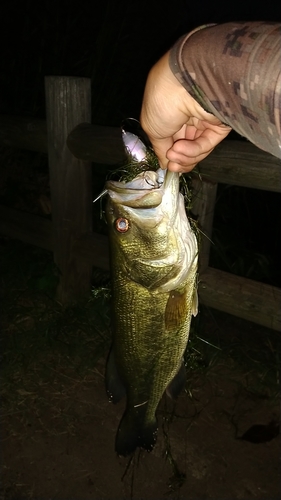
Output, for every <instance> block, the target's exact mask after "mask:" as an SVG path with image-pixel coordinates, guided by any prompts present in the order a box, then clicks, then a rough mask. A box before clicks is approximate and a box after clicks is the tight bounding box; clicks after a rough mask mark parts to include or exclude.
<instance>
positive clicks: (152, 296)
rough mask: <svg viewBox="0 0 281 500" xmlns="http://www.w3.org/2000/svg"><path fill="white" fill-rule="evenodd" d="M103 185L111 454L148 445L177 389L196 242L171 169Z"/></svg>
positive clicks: (192, 301)
mask: <svg viewBox="0 0 281 500" xmlns="http://www.w3.org/2000/svg"><path fill="white" fill-rule="evenodd" d="M105 187H106V192H107V202H106V208H105V218H106V222H107V226H108V237H109V254H110V269H111V282H112V337H113V339H112V346H111V349H110V352H109V355H108V359H107V365H106V373H105V383H106V391H107V394H108V397H109V400H110V401H112V402H113V403H114V404H115V403H117V402H119V401H120V400H121V399H122V398H123V397H125V396H126V407H125V411H124V414H123V416H122V418H121V421H120V424H119V427H118V429H117V432H116V438H115V451H116V453H117V454H118V455H119V456H127V455H129V454H131V453H133V452H134V451H135V450H136V449H137V448H142V449H145V450H147V451H152V450H153V447H154V445H155V443H156V440H157V430H158V424H157V416H156V412H157V408H158V405H159V402H160V400H161V398H162V396H163V394H164V393H165V391H166V393H167V394H168V395H169V396H170V397H172V398H176V397H177V396H178V395H179V393H180V392H181V390H182V389H183V388H184V385H185V382H186V374H185V366H184V362H183V356H184V352H185V349H186V346H187V342H188V336H189V330H190V322H191V317H192V315H194V316H195V315H196V314H197V309H198V306H197V302H198V301H197V288H196V284H197V268H198V244H197V238H196V235H195V233H194V232H193V230H192V229H191V226H190V223H189V220H188V218H187V215H186V210H185V202H184V197H183V195H182V194H181V193H180V192H179V174H178V173H177V172H171V171H168V170H162V169H161V168H158V169H157V170H156V171H155V170H146V171H144V172H141V173H139V174H138V175H136V177H135V178H134V179H133V180H130V181H129V182H125V181H121V182H118V181H112V180H109V181H107V182H106V186H105Z"/></svg>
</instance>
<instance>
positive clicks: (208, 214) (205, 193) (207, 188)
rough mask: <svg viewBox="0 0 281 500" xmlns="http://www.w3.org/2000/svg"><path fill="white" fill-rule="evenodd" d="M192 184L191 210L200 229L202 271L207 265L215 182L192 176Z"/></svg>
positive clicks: (200, 263) (200, 267)
mask: <svg viewBox="0 0 281 500" xmlns="http://www.w3.org/2000/svg"><path fill="white" fill-rule="evenodd" d="M192 186H193V196H192V212H193V214H194V215H195V216H196V217H197V218H198V223H199V229H200V230H201V231H202V233H201V238H200V248H199V272H203V271H204V270H205V269H207V267H208V265H209V255H210V246H211V244H212V243H211V240H212V229H213V218H214V210H215V203H216V195H217V183H215V182H210V181H206V180H204V179H199V178H193V179H192Z"/></svg>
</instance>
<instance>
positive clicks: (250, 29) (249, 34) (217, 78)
mask: <svg viewBox="0 0 281 500" xmlns="http://www.w3.org/2000/svg"><path fill="white" fill-rule="evenodd" d="M280 35H281V24H277V23H270V22H233V23H226V24H221V25H204V26H200V27H199V28H197V29H196V30H194V31H192V32H191V33H189V34H188V35H187V36H184V37H182V38H181V39H180V40H178V42H176V44H175V45H174V46H173V48H172V49H171V53H170V67H171V70H172V71H173V73H174V74H175V76H176V77H177V79H178V80H179V81H180V82H181V83H182V85H183V86H184V87H185V88H186V90H187V91H188V92H189V93H190V94H191V96H192V97H193V98H194V99H195V100H196V101H197V102H198V103H199V104H200V105H201V106H202V107H203V108H204V109H205V110H206V111H208V112H210V113H212V114H214V115H215V116H216V117H217V118H219V119H220V120H221V121H222V122H223V123H225V124H227V125H229V126H230V127H232V128H233V129H234V130H235V131H236V132H238V133H239V134H240V135H242V136H244V137H246V138H247V139H249V141H251V142H252V143H253V144H255V145H256V146H258V147H259V148H260V149H263V150H265V151H268V152H269V153H271V154H273V155H274V156H277V157H278V158H281V37H280Z"/></svg>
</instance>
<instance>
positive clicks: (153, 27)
mask: <svg viewBox="0 0 281 500" xmlns="http://www.w3.org/2000/svg"><path fill="white" fill-rule="evenodd" d="M1 10H2V15H1V18H2V23H1V24H2V27H1V31H2V34H3V42H2V51H1V63H2V71H1V87H2V89H3V90H1V95H0V112H1V113H9V114H11V113H15V114H25V115H32V116H38V117H39V116H40V117H44V113H45V110H44V76H45V75H70V76H84V77H89V78H91V79H92V86H93V92H92V96H93V122H95V123H100V124H107V125H109V124H114V125H119V124H120V121H121V120H122V119H123V118H124V117H127V116H135V117H137V116H138V115H139V111H140V105H141V99H142V94H143V89H144V84H145V80H146V76H147V73H148V71H149V69H150V67H151V66H152V64H153V63H154V62H155V61H156V60H157V59H158V58H159V57H160V56H161V55H162V54H163V53H164V52H165V51H166V50H167V49H169V47H170V46H171V45H172V44H173V43H174V42H175V41H176V39H177V38H178V37H179V36H181V35H182V34H184V33H186V32H188V31H189V30H191V29H193V28H195V27H196V26H198V25H200V24H204V23H212V22H215V23H220V22H226V21H234V20H259V19H262V20H273V21H275V20H280V19H281V7H280V2H278V1H271V2H267V3H266V4H265V3H260V4H259V3H258V2H257V1H254V0H245V1H243V2H235V3H233V5H231V4H230V2H226V1H222V0H214V1H212V2H210V1H206V0H202V1H196V2H188V1H187V0H173V1H171V2H170V3H167V2H159V1H156V0H143V1H141V0H131V1H128V0H119V1H113V0H104V1H99V2H96V1H89V0H81V1H80V2H77V1H73V0H67V1H66V0H57V1H52V0H40V1H38V0H23V1H18V0H17V1H16V0H11V1H10V2H8V1H7V0H4V2H2V3H1ZM3 10H4V12H3Z"/></svg>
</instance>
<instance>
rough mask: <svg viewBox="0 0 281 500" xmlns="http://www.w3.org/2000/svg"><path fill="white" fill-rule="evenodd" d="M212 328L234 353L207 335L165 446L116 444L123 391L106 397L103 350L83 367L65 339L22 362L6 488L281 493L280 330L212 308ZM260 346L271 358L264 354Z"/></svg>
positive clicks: (170, 413) (11, 401)
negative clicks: (212, 346) (117, 448)
mask: <svg viewBox="0 0 281 500" xmlns="http://www.w3.org/2000/svg"><path fill="white" fill-rule="evenodd" d="M206 333H207V334H208V335H209V336H208V338H209V339H212V341H213V337H214V336H218V334H220V339H223V341H222V342H221V344H220V345H221V346H222V353H223V355H222V354H220V355H219V357H217V358H216V359H215V358H214V356H213V355H212V356H210V353H209V352H208V349H209V347H208V345H207V344H204V345H205V346H207V347H206V349H207V350H206V352H204V355H203V359H204V360H205V361H204V363H202V367H201V368H200V366H198V365H197V367H196V369H194V370H192V369H190V370H189V371H188V376H187V387H186V391H185V392H183V393H182V394H181V395H180V397H179V398H178V400H177V401H176V403H175V404H174V403H173V402H171V401H170V400H169V399H168V398H167V397H166V396H164V397H163V400H162V401H161V404H160V406H159V410H158V422H159V434H158V441H157V444H156V446H155V449H154V450H153V452H152V453H150V454H149V453H147V452H144V451H141V450H140V451H137V452H136V453H135V454H134V456H133V457H129V458H119V457H117V456H116V455H115V453H114V438H115V433H116V430H117V426H118V423H119V420H120V418H121V416H122V412H123V409H124V402H121V403H120V404H118V405H117V406H114V405H112V404H110V403H109V402H108V401H107V398H106V394H105V389H104V375H103V374H104V367H105V357H104V356H103V357H102V358H101V359H100V360H99V361H98V362H97V363H96V364H95V366H94V367H92V368H90V367H89V368H88V369H86V370H85V371H84V372H83V373H77V369H76V367H74V365H73V363H71V356H69V354H68V355H65V357H62V356H61V355H60V357H59V361H58V353H56V354H54V350H52V355H50V353H49V354H48V353H47V352H46V351H45V353H44V356H40V355H38V356H37V359H34V362H33V363H29V364H28V366H27V367H25V368H23V367H21V368H20V369H18V370H16V369H15V371H14V372H13V373H12V374H10V378H9V384H8V383H7V378H6V379H5V381H6V382H5V384H4V385H3V387H2V391H1V394H2V424H1V431H2V436H1V439H2V444H1V449H2V492H1V495H0V498H1V499H3V500H4V499H5V500H8V499H9V500H27V499H38V500H50V499H52V500H88V499H91V500H93V499H114V500H115V499H116V500H117V499H131V498H132V499H136V500H141V499H148V498H149V499H159V500H160V499H165V498H171V499H187V498H188V499H190V500H203V499H215V500H220V499H221V500H225V499H229V500H232V499H233V500H234V499H253V498H255V499H259V500H275V499H276V500H277V499H279V498H280V468H279V465H280V464H279V458H280V439H279V435H278V428H277V425H278V423H279V418H280V414H279V395H278V391H279V389H278V376H279V375H278V373H277V371H276V364H275V363H273V361H272V359H273V358H274V359H275V358H276V355H277V354H278V351H277V348H278V334H275V333H274V332H271V331H269V330H266V329H263V328H261V327H258V326H256V325H253V324H250V323H247V322H244V321H241V320H238V319H236V318H232V317H230V316H227V315H222V314H219V313H213V312H211V313H210V311H209V313H208V314H207V317H205V320H204V322H203V324H202V321H201V326H200V336H201V337H203V338H204V336H206ZM212 334H213V337H212ZM191 342H192V338H191ZM224 342H225V345H226V346H227V345H229V343H230V344H231V346H232V347H231V349H230V348H229V347H225V346H224V345H223V343H224ZM234 345H236V347H239V345H240V347H241V348H242V346H243V350H244V351H243V352H244V354H245V356H244V358H245V357H246V359H248V361H247V362H246V363H245V362H243V363H241V356H238V357H237V356H236V357H235V355H234V354H235V352H236V353H237V349H236V351H234V347H233V346H234ZM245 346H246V347H245ZM257 346H258V347H259V350H263V357H264V361H265V362H264V363H263V364H260V363H259V362H258V361H257V360H255V359H253V350H256V349H257ZM276 346H277V347H276ZM88 349H90V346H89V347H88ZM245 349H246V350H245ZM202 350H203V351H204V348H202ZM272 356H273V358H272ZM270 359H271V361H270ZM244 361H245V359H244ZM267 362H269V363H270V366H269V365H268V364H267ZM253 364H254V366H256V368H255V369H254V368H253ZM190 365H191V363H190ZM266 366H267V368H265V367H266ZM270 423H271V425H269V424H270ZM275 423H276V424H275ZM253 426H259V427H255V428H253ZM247 431H249V432H248V434H246V433H247ZM243 436H244V437H245V439H241V437H243Z"/></svg>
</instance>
